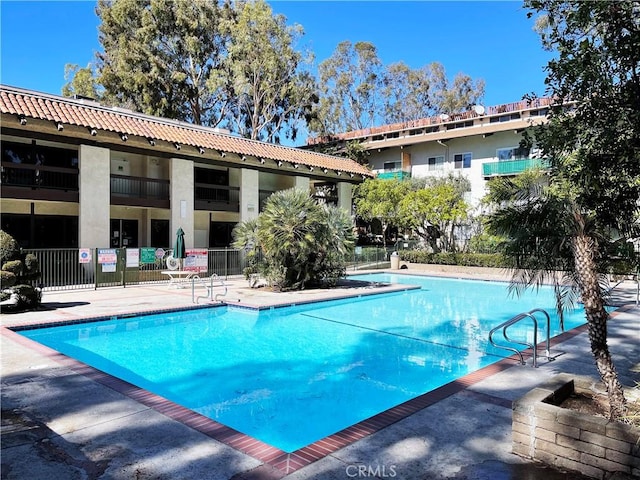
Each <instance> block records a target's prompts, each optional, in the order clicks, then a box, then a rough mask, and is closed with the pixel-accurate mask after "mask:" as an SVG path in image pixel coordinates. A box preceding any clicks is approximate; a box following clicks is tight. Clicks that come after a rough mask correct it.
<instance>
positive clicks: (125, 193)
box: [111, 175, 169, 208]
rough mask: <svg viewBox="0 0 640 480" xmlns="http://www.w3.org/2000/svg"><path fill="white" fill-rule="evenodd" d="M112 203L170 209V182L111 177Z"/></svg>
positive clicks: (120, 176)
mask: <svg viewBox="0 0 640 480" xmlns="http://www.w3.org/2000/svg"><path fill="white" fill-rule="evenodd" d="M111 203H112V204H113V205H131V206H141V207H157V208H169V180H158V179H155V178H143V177H129V176H126V175H111Z"/></svg>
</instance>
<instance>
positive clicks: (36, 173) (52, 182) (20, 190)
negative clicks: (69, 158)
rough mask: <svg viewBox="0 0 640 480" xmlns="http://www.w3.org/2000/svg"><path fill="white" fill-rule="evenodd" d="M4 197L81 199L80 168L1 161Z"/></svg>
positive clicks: (68, 200) (71, 200)
mask: <svg viewBox="0 0 640 480" xmlns="http://www.w3.org/2000/svg"><path fill="white" fill-rule="evenodd" d="M1 183H2V197H3V198H20V199H26V200H51V201H59V202H78V199H79V193H78V169H77V168H63V167H50V166H45V165H29V164H25V163H12V162H2V180H1Z"/></svg>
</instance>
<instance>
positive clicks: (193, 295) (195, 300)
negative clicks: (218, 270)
mask: <svg viewBox="0 0 640 480" xmlns="http://www.w3.org/2000/svg"><path fill="white" fill-rule="evenodd" d="M208 279H209V284H208V285H207V283H205V280H206V278H201V277H200V276H199V275H194V276H193V277H191V301H192V302H193V303H198V301H199V300H200V299H201V298H208V299H210V300H211V301H212V302H215V301H218V297H224V296H225V295H226V294H227V284H226V283H224V280H223V279H222V278H220V277H219V276H218V275H217V274H215V273H213V274H212V275H211V276H210V277H208ZM214 280H215V281H217V282H220V283H219V285H216V286H221V287H223V288H224V292H223V293H216V294H215V296H214V295H213V287H214V285H213V281H214ZM196 283H197V284H199V285H202V286H204V287H205V288H206V289H207V294H206V295H204V296H203V295H199V296H198V297H196Z"/></svg>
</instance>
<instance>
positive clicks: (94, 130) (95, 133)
mask: <svg viewBox="0 0 640 480" xmlns="http://www.w3.org/2000/svg"><path fill="white" fill-rule="evenodd" d="M89 133H90V134H91V136H92V137H95V136H96V135H97V134H98V131H97V130H96V129H95V128H90V129H89Z"/></svg>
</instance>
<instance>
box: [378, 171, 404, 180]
mask: <svg viewBox="0 0 640 480" xmlns="http://www.w3.org/2000/svg"><path fill="white" fill-rule="evenodd" d="M376 178H380V179H382V180H389V179H392V178H396V179H398V180H407V179H409V178H411V172H405V171H404V170H389V171H386V172H380V173H378V175H377V176H376Z"/></svg>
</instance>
